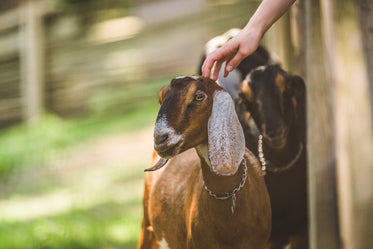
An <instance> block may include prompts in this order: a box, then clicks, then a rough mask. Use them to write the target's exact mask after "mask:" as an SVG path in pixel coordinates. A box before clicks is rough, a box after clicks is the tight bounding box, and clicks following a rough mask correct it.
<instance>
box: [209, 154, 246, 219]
mask: <svg viewBox="0 0 373 249" xmlns="http://www.w3.org/2000/svg"><path fill="white" fill-rule="evenodd" d="M243 163H244V172H243V174H242V177H241V182H240V184H239V185H238V187H237V188H235V189H233V191H232V192H230V193H225V194H223V195H217V194H215V193H214V192H212V191H211V190H210V189H209V188H207V186H206V184H205V190H206V191H207V192H208V194H209V195H210V196H212V197H214V198H215V199H217V200H226V199H228V198H231V197H232V206H231V211H232V214H233V213H234V211H235V209H236V200H237V197H236V194H237V192H238V191H240V189H241V188H242V187H243V186H244V185H245V182H246V178H247V165H246V160H245V158H243Z"/></svg>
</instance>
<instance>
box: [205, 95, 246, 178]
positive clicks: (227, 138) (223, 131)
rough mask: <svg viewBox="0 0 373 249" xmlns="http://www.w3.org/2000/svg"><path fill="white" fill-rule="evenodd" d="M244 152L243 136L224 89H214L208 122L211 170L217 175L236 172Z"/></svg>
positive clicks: (232, 104) (232, 105) (231, 101)
mask: <svg viewBox="0 0 373 249" xmlns="http://www.w3.org/2000/svg"><path fill="white" fill-rule="evenodd" d="M244 153H245V138H244V134H243V131H242V128H241V125H240V122H239V121H238V118H237V115H236V112H235V110H234V103H233V100H232V98H231V96H230V95H229V94H228V93H227V92H226V91H222V90H220V91H216V92H215V94H214V97H213V105H212V111H211V115H210V118H209V122H208V154H209V160H210V163H211V168H212V171H213V172H214V173H216V174H218V175H233V174H235V173H236V172H237V170H238V168H239V166H240V163H241V161H242V159H243V156H244Z"/></svg>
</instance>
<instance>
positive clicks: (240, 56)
mask: <svg viewBox="0 0 373 249" xmlns="http://www.w3.org/2000/svg"><path fill="white" fill-rule="evenodd" d="M244 58H245V55H244V54H243V53H241V52H240V51H238V52H237V54H236V55H235V56H234V57H233V58H232V59H231V60H230V61H228V62H227V64H226V65H225V68H224V75H228V73H230V72H232V71H233V70H234V69H235V68H236V67H237V66H238V65H239V64H240V63H241V61H242V60H243V59H244ZM224 77H226V76H224Z"/></svg>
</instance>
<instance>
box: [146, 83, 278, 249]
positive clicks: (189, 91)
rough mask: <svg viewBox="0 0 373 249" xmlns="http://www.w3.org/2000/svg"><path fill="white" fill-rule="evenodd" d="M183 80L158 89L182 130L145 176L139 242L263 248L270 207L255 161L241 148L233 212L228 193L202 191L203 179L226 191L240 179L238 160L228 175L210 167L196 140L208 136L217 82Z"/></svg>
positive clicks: (174, 247)
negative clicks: (176, 147)
mask: <svg viewBox="0 0 373 249" xmlns="http://www.w3.org/2000/svg"><path fill="white" fill-rule="evenodd" d="M184 81H185V82H183V80H178V81H175V82H174V81H173V82H172V83H171V85H170V86H167V87H166V88H163V89H162V93H160V96H161V97H160V99H162V100H163V101H162V107H161V110H166V112H165V113H167V114H168V116H167V117H169V118H170V120H169V123H170V126H172V128H174V129H175V130H176V131H177V132H179V133H182V134H183V136H184V137H183V141H184V143H183V145H182V148H181V150H180V153H179V154H177V155H173V154H172V151H171V152H167V153H169V155H170V156H171V157H172V159H170V160H169V162H168V163H167V165H166V166H165V167H164V168H162V169H160V170H158V171H156V172H151V173H148V174H147V176H146V179H145V191H144V218H143V225H142V234H141V237H140V243H139V248H141V249H145V248H159V241H162V240H164V239H165V240H166V242H167V244H168V247H169V248H171V249H185V248H188V249H191V248H201V249H202V248H203V249H206V248H222V249H223V248H226V249H228V248H229V249H231V248H237V249H240V248H242V249H244V248H252V249H260V248H264V246H265V244H266V242H267V240H268V238H269V234H270V229H271V210H270V203H269V198H268V193H267V189H266V186H265V183H264V179H263V175H262V173H261V171H260V169H259V163H258V161H257V159H256V158H255V156H254V155H253V154H252V153H251V152H250V151H248V150H247V149H246V152H245V154H244V158H245V160H246V163H247V179H246V183H245V185H244V186H243V187H242V189H241V190H240V191H239V192H238V193H237V195H236V197H237V201H236V209H235V212H234V213H232V212H231V206H232V199H231V198H229V199H227V200H217V199H214V198H213V197H211V196H210V195H209V194H208V192H207V191H205V189H204V184H206V186H208V188H210V189H211V190H212V191H213V192H214V193H217V194H220V193H228V192H231V191H232V190H233V189H234V188H236V187H237V186H238V185H239V183H240V181H241V177H242V174H243V164H242V163H241V164H240V166H239V168H238V170H237V172H236V173H235V174H233V175H231V176H219V175H217V174H215V173H214V172H212V170H211V167H210V165H209V164H208V163H207V162H206V161H205V158H206V157H204V156H203V151H202V150H203V146H202V147H201V145H203V144H206V143H207V140H208V137H207V134H208V132H207V123H208V120H209V116H210V113H211V110H212V107H211V106H212V102H213V98H212V96H213V93H214V91H216V90H221V88H220V87H219V86H218V85H216V84H215V83H214V82H210V80H208V79H205V78H200V80H198V81H195V80H192V79H191V78H189V79H186V80H184ZM193 89H194V90H193ZM201 89H202V90H203V91H204V92H205V93H207V96H206V99H205V100H204V101H202V102H201V103H199V102H196V103H195V104H193V105H191V104H190V103H194V102H193V98H194V95H195V94H196V91H197V92H198V90H201ZM191 96H192V97H191ZM191 101H192V102H191ZM185 103H188V104H185ZM165 105H167V106H165ZM173 107H174V108H173ZM176 107H177V108H176ZM162 108H164V109H162ZM174 109H177V110H179V113H177V114H176V111H175V110H174ZM161 110H160V112H161ZM173 114H175V115H173ZM194 147H197V148H198V152H197V150H196V149H194ZM165 153H166V152H165ZM154 159H156V156H154V157H153V160H154ZM150 227H151V228H152V229H149V228H150ZM157 246H158V247H157Z"/></svg>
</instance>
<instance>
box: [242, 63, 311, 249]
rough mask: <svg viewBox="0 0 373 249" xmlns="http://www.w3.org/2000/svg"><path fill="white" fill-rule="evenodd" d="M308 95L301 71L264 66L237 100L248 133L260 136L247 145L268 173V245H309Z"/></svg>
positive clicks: (304, 248) (299, 248) (246, 82)
mask: <svg viewBox="0 0 373 249" xmlns="http://www.w3.org/2000/svg"><path fill="white" fill-rule="evenodd" d="M305 96H306V88H305V84H304V82H303V80H302V79H301V78H300V77H299V76H296V75H292V74H289V73H287V72H285V71H284V70H282V69H281V68H280V67H278V66H265V67H259V68H257V69H255V70H253V71H252V72H251V73H250V74H249V75H248V76H247V77H246V79H245V80H244V82H243V84H242V92H241V93H240V99H239V101H237V106H236V107H237V113H238V116H239V118H240V121H241V124H242V126H243V127H244V129H243V130H244V133H245V137H256V138H257V139H256V141H255V140H253V139H251V140H250V141H248V140H247V141H246V146H247V147H248V148H249V150H251V151H252V152H253V153H254V154H256V155H257V156H258V158H259V161H260V162H261V164H262V169H263V171H265V172H266V175H265V182H266V185H267V188H268V192H269V195H270V199H271V208H272V233H271V237H270V243H269V245H268V246H267V247H266V248H271V249H275V248H285V246H286V245H289V246H290V247H286V248H290V249H307V248H309V246H308V220H307V219H308V208H307V206H308V204H307V196H308V195H307V158H306V154H307V153H306V151H307V150H306V149H307V148H306V108H305V102H306V98H305ZM253 142H254V143H253Z"/></svg>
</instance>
